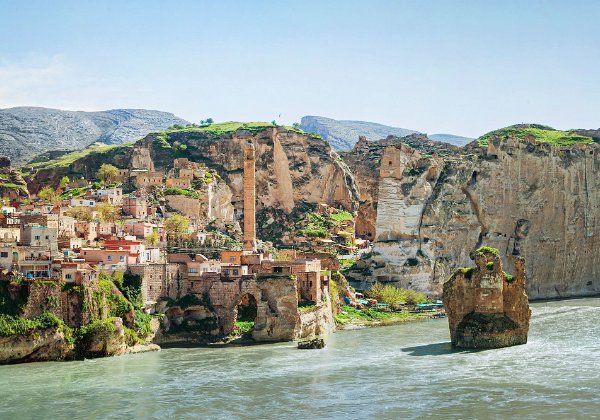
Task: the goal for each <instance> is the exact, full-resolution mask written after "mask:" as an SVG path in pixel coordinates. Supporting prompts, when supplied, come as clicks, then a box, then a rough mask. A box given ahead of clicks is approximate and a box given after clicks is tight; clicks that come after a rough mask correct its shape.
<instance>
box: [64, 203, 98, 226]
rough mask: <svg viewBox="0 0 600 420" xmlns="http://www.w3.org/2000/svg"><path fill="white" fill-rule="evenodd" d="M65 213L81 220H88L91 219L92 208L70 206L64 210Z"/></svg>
mask: <svg viewBox="0 0 600 420" xmlns="http://www.w3.org/2000/svg"><path fill="white" fill-rule="evenodd" d="M65 214H66V215H67V216H71V217H73V218H74V219H76V220H80V221H82V222H90V221H91V220H92V210H91V209H90V208H89V207H83V206H77V207H71V208H70V209H68V210H67V211H66V212H65Z"/></svg>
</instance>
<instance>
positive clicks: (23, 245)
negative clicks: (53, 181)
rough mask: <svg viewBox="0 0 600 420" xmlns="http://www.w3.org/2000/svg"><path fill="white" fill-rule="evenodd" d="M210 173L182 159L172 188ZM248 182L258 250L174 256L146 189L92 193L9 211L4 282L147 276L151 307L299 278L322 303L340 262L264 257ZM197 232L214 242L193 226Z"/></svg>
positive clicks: (1, 219)
mask: <svg viewBox="0 0 600 420" xmlns="http://www.w3.org/2000/svg"><path fill="white" fill-rule="evenodd" d="M252 169H253V168H252ZM203 171H204V169H203V168H202V167H201V166H199V165H198V164H195V163H193V162H189V161H187V160H180V161H178V160H176V161H175V162H174V170H173V171H171V173H169V177H168V178H167V182H168V184H167V185H170V186H172V187H176V188H189V187H190V186H191V181H192V180H193V179H195V178H197V177H198V176H204V174H203V173H202V172H203ZM121 172H123V173H122V174H120V175H121V176H132V174H131V171H129V170H121ZM125 172H127V173H125ZM135 176H136V180H137V181H136V184H137V185H138V186H140V187H144V186H148V185H152V183H154V182H158V178H160V183H161V185H164V182H165V177H164V174H158V173H154V172H148V171H146V172H144V173H142V172H140V173H138V174H136V175H135ZM244 176H245V178H246V177H248V178H249V179H250V177H251V184H249V185H251V187H249V188H252V191H251V194H250V195H248V196H247V197H249V198H247V199H245V203H244V205H245V208H244V211H245V212H252V218H251V219H249V220H251V222H248V223H246V222H245V223H244V235H245V237H246V236H248V235H250V236H249V237H250V238H251V242H252V244H253V245H252V246H250V247H245V248H244V250H243V251H241V250H240V251H235V250H220V258H215V257H214V256H213V258H212V259H211V258H208V257H206V256H205V255H203V254H201V253H178V252H167V246H166V245H167V232H166V230H165V227H164V224H163V218H162V215H161V217H159V213H160V212H159V211H158V209H157V207H156V206H155V205H153V204H152V203H151V202H150V201H149V200H148V199H147V198H146V197H144V195H143V194H141V193H140V192H139V190H138V191H137V192H136V193H134V194H123V190H122V189H121V188H119V187H113V188H101V189H97V190H92V189H88V190H87V191H86V193H85V194H84V195H83V196H81V197H72V198H67V199H65V200H63V201H61V202H58V203H56V202H55V203H49V202H40V201H38V202H34V203H19V202H18V201H17V202H11V203H7V204H6V205H5V206H3V207H2V208H1V214H0V279H3V280H13V279H14V280H17V279H18V280H20V281H39V280H46V281H57V282H64V283H74V284H78V285H82V284H83V285H85V284H89V283H91V282H94V281H97V279H98V277H99V274H100V273H101V272H106V273H107V274H112V273H114V272H115V271H122V272H129V273H132V274H137V275H140V276H141V278H142V294H143V298H144V301H145V302H146V303H151V302H156V301H158V300H160V299H161V298H165V297H171V298H178V297H181V296H183V295H186V294H198V293H206V290H207V288H208V287H210V285H211V284H212V283H213V282H215V281H220V282H223V281H233V280H236V279H238V280H243V279H244V278H249V277H252V276H254V275H256V274H262V273H278V274H289V275H294V276H295V278H296V279H297V282H298V293H299V296H298V297H299V301H312V302H317V301H319V300H320V299H321V296H322V293H323V291H324V289H325V288H326V287H327V284H328V275H329V274H328V270H337V269H339V264H338V262H337V259H336V258H332V257H331V256H330V255H319V254H312V255H309V254H303V255H301V254H296V253H294V255H288V256H287V257H286V258H285V260H284V261H276V260H274V259H273V258H272V257H271V256H269V255H267V254H264V253H261V252H258V251H257V249H256V246H255V244H256V239H255V233H254V230H255V226H254V206H253V205H249V200H254V188H255V187H254V174H253V173H252V174H251V175H250V174H247V173H246V171H245V174H244ZM155 178H156V179H155ZM87 185H89V183H88V184H87ZM157 185H158V184H157ZM68 188H80V187H78V186H77V185H70V186H69V187H68ZM63 196H64V195H63ZM100 203H108V204H110V205H112V206H114V207H115V208H116V209H118V210H119V211H120V212H121V216H122V217H121V218H120V219H119V223H117V221H116V220H113V221H101V219H102V218H101V217H100V215H99V210H98V208H99V207H100ZM74 208H79V209H81V208H85V209H86V211H87V212H88V213H89V217H87V218H80V217H74V215H73V212H72V210H73V209H74ZM189 233H193V234H197V235H198V238H202V239H204V238H205V237H206V234H205V233H203V232H201V229H198V228H197V227H196V226H194V225H193V224H192V226H191V228H190V232H189ZM217 255H219V253H217Z"/></svg>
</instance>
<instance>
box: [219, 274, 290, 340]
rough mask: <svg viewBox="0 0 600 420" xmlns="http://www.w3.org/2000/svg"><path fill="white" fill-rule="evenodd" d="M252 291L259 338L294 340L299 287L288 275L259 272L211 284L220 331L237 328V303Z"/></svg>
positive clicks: (256, 330)
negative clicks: (235, 326) (255, 305)
mask: <svg viewBox="0 0 600 420" xmlns="http://www.w3.org/2000/svg"><path fill="white" fill-rule="evenodd" d="M246 294H249V295H252V296H253V297H254V299H255V300H256V302H257V315H256V320H255V324H254V330H253V332H252V338H253V339H254V340H256V341H291V340H293V339H294V337H295V335H296V329H297V326H298V323H299V315H298V289H297V286H296V280H295V279H294V278H293V277H291V276H289V275H277V274H258V275H256V278H254V277H253V276H246V277H244V278H241V279H239V280H234V281H220V282H214V283H212V284H211V286H210V289H209V292H208V295H209V298H210V302H211V304H212V305H213V307H214V310H215V312H216V313H217V315H218V322H219V328H220V333H221V334H223V335H226V334H229V333H230V332H231V331H233V329H234V325H235V320H236V316H237V309H236V308H237V305H238V304H239V303H240V300H241V299H242V296H244V295H246Z"/></svg>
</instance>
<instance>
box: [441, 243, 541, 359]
mask: <svg viewBox="0 0 600 420" xmlns="http://www.w3.org/2000/svg"><path fill="white" fill-rule="evenodd" d="M514 260H515V272H516V273H517V274H516V275H515V276H511V275H508V274H506V273H504V271H503V270H502V260H501V259H500V257H499V255H498V253H497V250H495V249H493V248H491V249H489V250H488V249H486V248H480V250H478V251H477V252H476V254H475V264H476V267H475V268H463V269H459V270H458V271H457V272H456V273H455V274H454V275H453V276H452V277H450V279H449V280H448V281H447V282H446V283H444V293H443V301H444V307H445V308H446V313H447V314H448V324H449V327H450V337H451V341H452V345H454V346H456V347H464V348H498V347H507V346H513V345H517V344H525V343H527V334H528V332H529V318H530V317H531V310H530V309H529V302H528V299H527V294H526V293H525V274H524V270H523V267H524V265H523V260H522V259H521V258H518V257H517V258H515V259H514Z"/></svg>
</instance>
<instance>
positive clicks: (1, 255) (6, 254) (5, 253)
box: [0, 252, 8, 258]
mask: <svg viewBox="0 0 600 420" xmlns="http://www.w3.org/2000/svg"><path fill="white" fill-rule="evenodd" d="M0 257H2V258H8V252H0Z"/></svg>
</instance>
